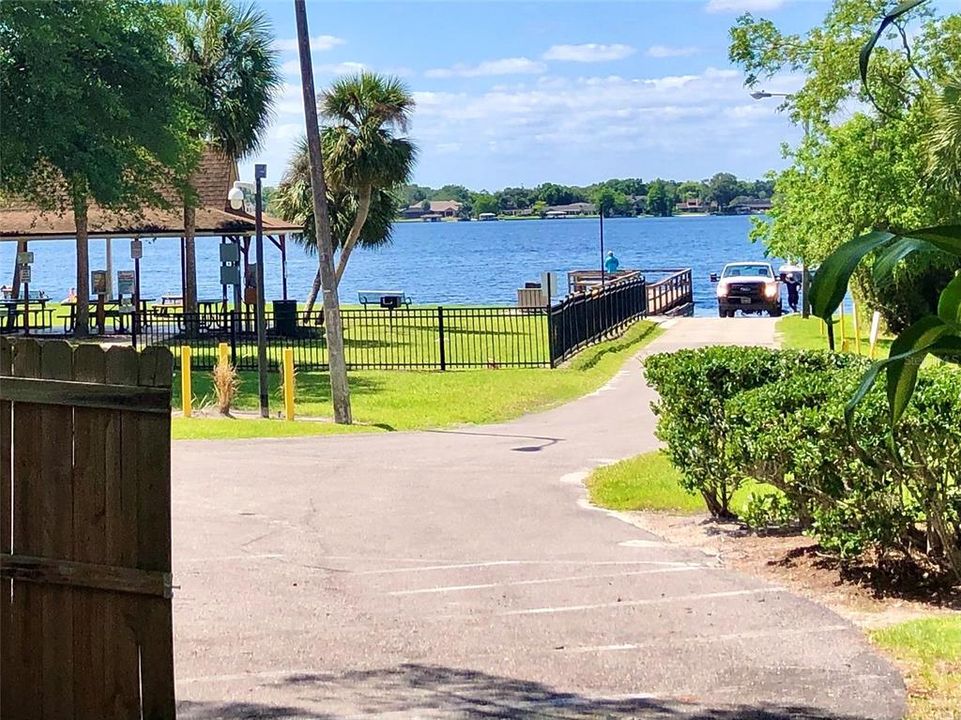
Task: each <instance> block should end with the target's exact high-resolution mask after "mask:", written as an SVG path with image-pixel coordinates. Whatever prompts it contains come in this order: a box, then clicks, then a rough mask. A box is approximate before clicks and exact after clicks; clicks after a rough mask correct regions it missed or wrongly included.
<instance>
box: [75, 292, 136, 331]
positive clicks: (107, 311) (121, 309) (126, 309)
mask: <svg viewBox="0 0 961 720" xmlns="http://www.w3.org/2000/svg"><path fill="white" fill-rule="evenodd" d="M150 302H153V298H140V316H141V318H142V322H146V319H147V303H150ZM98 303H99V298H97V297H93V298H91V299H90V319H89V321H90V322H91V323H93V324H95V323H96V322H97V305H98ZM62 304H63V305H65V306H66V307H69V308H70V314H69V315H67V316H66V317H64V319H63V329H64V332H73V330H74V328H75V327H76V326H77V302H76V300H71V301H66V300H65V301H64V302H63V303H62ZM103 305H104V319H105V320H107V319H109V320H111V322H112V324H113V329H114V332H115V333H119V334H123V333H126V332H127V317H128V316H131V315H133V314H134V308H133V304H132V303H128V304H123V303H122V302H121V301H120V300H119V299H118V300H114V299H110V300H106V301H104V304H103Z"/></svg>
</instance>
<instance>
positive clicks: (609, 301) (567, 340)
mask: <svg viewBox="0 0 961 720" xmlns="http://www.w3.org/2000/svg"><path fill="white" fill-rule="evenodd" d="M646 312H647V283H646V282H645V280H644V277H643V276H642V275H641V276H635V277H632V278H630V279H627V280H623V281H620V282H614V283H610V284H608V285H606V286H605V287H604V288H603V289H601V288H594V289H591V290H588V291H586V292H580V293H574V294H572V295H568V296H567V298H566V299H564V300H562V301H561V302H560V303H558V304H557V305H554V306H553V307H551V309H550V345H551V367H554V366H556V365H557V364H558V363H560V362H563V361H564V360H566V359H568V358H569V357H571V356H572V355H574V354H575V353H576V352H578V351H579V350H581V349H583V348H584V347H587V346H588V345H591V344H593V343H596V342H600V341H602V340H606V339H608V338H611V337H613V336H615V335H618V334H619V333H621V332H622V331H623V330H624V328H626V327H627V326H628V325H630V324H631V323H632V322H634V321H635V320H638V319H639V318H642V317H643V316H644V315H645V314H646Z"/></svg>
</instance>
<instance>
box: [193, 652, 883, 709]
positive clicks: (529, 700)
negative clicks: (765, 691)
mask: <svg viewBox="0 0 961 720" xmlns="http://www.w3.org/2000/svg"><path fill="white" fill-rule="evenodd" d="M261 687H262V694H264V695H271V696H278V695H281V696H290V697H296V698H297V701H298V704H300V705H301V707H299V708H298V707H291V706H289V705H287V704H286V703H280V704H277V705H272V704H269V703H260V702H256V701H254V702H238V703H205V702H190V701H186V702H181V703H180V704H179V707H178V713H177V717H178V718H180V720H215V719H217V718H257V719H266V720H272V719H274V718H313V719H315V720H333V719H334V718H347V717H351V718H356V717H377V716H381V715H387V714H390V715H391V716H392V717H431V718H439V717H456V718H558V719H567V718H597V717H603V718H611V719H615V720H626V719H627V718H636V719H637V720H682V719H683V720H867V718H866V717H861V716H851V715H838V714H837V713H834V712H830V711H826V710H821V709H816V708H810V707H803V706H791V705H783V706H782V705H771V704H763V705H725V706H720V705H719V706H716V707H712V706H705V705H703V704H692V703H689V702H683V701H674V700H658V699H651V698H630V697H622V698H605V697H595V696H587V695H580V694H577V693H567V692H560V691H557V690H555V689H553V688H551V687H549V686H547V685H544V684H541V683H537V682H529V681H525V680H516V679H513V678H507V677H500V676H496V675H489V674H486V673H482V672H476V671H472V670H459V669H454V668H448V667H440V666H432V665H414V664H404V665H398V666H396V667H393V668H385V669H381V670H370V671H357V672H348V673H344V674H340V675H333V674H320V673H318V674H314V673H310V674H298V675H290V676H288V677H286V678H283V679H281V680H279V681H276V682H273V681H272V682H269V683H266V684H264V685H263V686H261ZM251 694H252V695H253V697H254V698H256V697H258V691H257V690H254V691H253V692H252V693H251ZM311 708H315V709H311Z"/></svg>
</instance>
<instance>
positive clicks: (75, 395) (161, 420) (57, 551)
mask: <svg viewBox="0 0 961 720" xmlns="http://www.w3.org/2000/svg"><path fill="white" fill-rule="evenodd" d="M171 368H172V357H171V355H170V353H169V351H167V350H165V349H161V348H148V349H147V350H145V351H144V352H143V353H137V352H135V351H134V350H133V349H131V348H127V347H124V348H120V347H115V348H111V349H110V350H104V349H102V348H101V347H99V346H97V345H80V346H77V347H73V346H71V345H69V344H67V343H65V342H59V341H48V342H38V341H35V340H18V341H11V340H6V339H2V338H0V717H2V718H3V719H4V720H12V719H14V718H24V719H25V720H26V719H29V720H43V719H46V718H51V719H52V718H58V719H59V718H77V720H86V719H88V718H89V719H91V720H94V719H95V720H100V719H101V718H123V719H126V718H141V717H143V718H151V719H152V718H158V719H160V718H164V719H165V718H173V717H174V715H175V707H174V685H173V638H172V626H171V600H170V597H171V589H170V587H171V586H170V379H171Z"/></svg>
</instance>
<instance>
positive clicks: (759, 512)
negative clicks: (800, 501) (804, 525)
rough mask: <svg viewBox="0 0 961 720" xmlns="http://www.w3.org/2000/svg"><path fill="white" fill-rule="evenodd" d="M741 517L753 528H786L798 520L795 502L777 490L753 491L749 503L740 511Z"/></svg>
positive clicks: (795, 523)
mask: <svg viewBox="0 0 961 720" xmlns="http://www.w3.org/2000/svg"><path fill="white" fill-rule="evenodd" d="M740 519H741V521H742V522H744V524H745V525H747V526H748V527H749V528H751V529H752V530H770V529H772V528H785V527H790V526H796V525H797V522H798V517H797V513H796V512H795V511H794V503H792V502H791V501H790V500H789V499H788V498H787V496H785V495H784V493H782V492H779V491H777V490H774V491H772V492H766V493H751V496H750V497H749V498H748V501H747V505H746V506H745V507H744V510H742V511H741V513H740Z"/></svg>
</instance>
